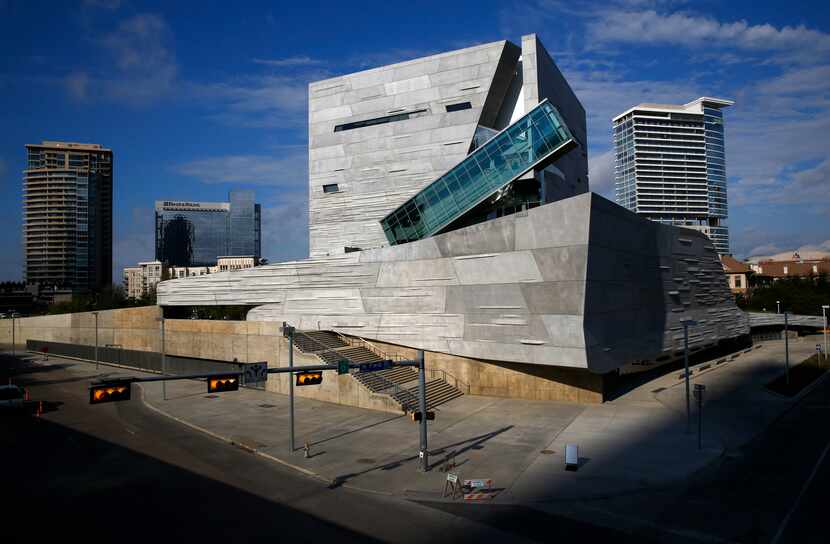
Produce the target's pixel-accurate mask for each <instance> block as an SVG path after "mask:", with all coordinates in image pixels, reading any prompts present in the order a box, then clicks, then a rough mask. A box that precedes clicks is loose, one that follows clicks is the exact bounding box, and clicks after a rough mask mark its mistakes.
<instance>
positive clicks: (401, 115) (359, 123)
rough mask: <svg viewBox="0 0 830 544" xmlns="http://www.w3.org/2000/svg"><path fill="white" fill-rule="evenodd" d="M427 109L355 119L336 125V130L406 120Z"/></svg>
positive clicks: (340, 130)
mask: <svg viewBox="0 0 830 544" xmlns="http://www.w3.org/2000/svg"><path fill="white" fill-rule="evenodd" d="M426 111H427V110H415V111H409V112H405V113H396V114H395V115H385V116H383V117H375V118H374V119H366V120H364V121H355V122H353V123H345V124H343V125H337V126H335V127H334V132H342V131H344V130H354V129H356V128H363V127H371V126H374V125H382V124H384V123H393V122H395V121H405V120H407V119H409V118H410V117H413V116H417V115H418V114H421V113H424V112H426Z"/></svg>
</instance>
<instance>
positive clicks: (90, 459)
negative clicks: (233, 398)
mask: <svg viewBox="0 0 830 544" xmlns="http://www.w3.org/2000/svg"><path fill="white" fill-rule="evenodd" d="M0 428H2V431H3V432H2V435H3V437H4V438H2V441H1V442H0V444H2V445H3V447H2V448H0V466H3V467H4V472H5V476H4V478H3V488H4V496H5V497H6V498H5V499H4V502H5V505H4V507H3V518H4V519H5V520H7V522H6V523H4V524H3V540H4V541H5V542H17V541H21V542H22V541H24V540H25V541H29V542H44V541H47V540H49V539H55V541H67V540H68V539H72V540H74V538H73V537H77V538H78V539H81V540H98V541H102V542H107V541H115V542H143V543H146V542H158V541H161V542H170V541H178V542H194V541H218V540H225V541H250V540H256V539H264V538H268V539H269V540H274V541H288V540H295V539H296V540H298V541H310V540H314V541H328V542H335V541H336V542H340V541H350V542H373V541H376V540H375V539H373V538H372V537H370V536H368V535H365V534H360V533H356V532H353V531H351V530H348V529H345V528H344V527H342V526H339V525H336V524H333V523H330V522H328V521H324V520H321V519H320V518H317V517H315V516H312V515H309V514H307V513H305V512H301V511H299V510H296V509H293V508H290V507H287V506H285V505H281V504H279V503H275V502H272V501H270V500H267V499H264V498H262V497H260V496H257V495H254V494H252V493H249V492H247V491H245V490H243V489H239V488H237V487H233V486H230V485H227V484H225V483H223V482H221V481H218V480H215V479H211V478H208V477H205V476H202V475H200V474H197V473H194V472H191V471H188V470H184V469H182V468H180V467H178V466H174V465H171V464H168V463H165V462H163V461H160V460H158V459H155V458H152V457H148V456H146V455H144V454H141V453H138V452H136V451H133V450H130V449H127V448H124V447H122V446H120V445H117V444H114V443H112V442H108V441H104V440H100V439H98V438H95V437H93V436H90V435H88V434H83V433H80V432H77V431H75V430H72V429H69V428H67V427H65V426H62V425H59V424H56V423H53V422H50V421H48V420H45V419H33V418H17V419H14V420H2V421H0ZM7 441H8V443H6V442H7ZM12 520H14V522H13V523H12ZM312 535H313V538H312Z"/></svg>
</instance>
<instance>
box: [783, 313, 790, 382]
mask: <svg viewBox="0 0 830 544" xmlns="http://www.w3.org/2000/svg"><path fill="white" fill-rule="evenodd" d="M788 328H789V327H788V326H787V312H784V367H785V370H786V373H787V385H790V335H789V334H788V330H787V329H788Z"/></svg>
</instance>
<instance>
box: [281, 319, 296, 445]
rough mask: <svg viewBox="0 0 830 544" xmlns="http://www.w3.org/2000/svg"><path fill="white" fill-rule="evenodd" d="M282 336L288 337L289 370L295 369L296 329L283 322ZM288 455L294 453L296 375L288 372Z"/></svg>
mask: <svg viewBox="0 0 830 544" xmlns="http://www.w3.org/2000/svg"><path fill="white" fill-rule="evenodd" d="M282 335H283V336H286V337H288V368H289V369H292V368H294V327H292V326H291V325H289V324H288V323H287V322H285V321H283V322H282ZM288 453H294V373H293V372H291V371H290V370H289V372H288Z"/></svg>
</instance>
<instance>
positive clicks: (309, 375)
mask: <svg viewBox="0 0 830 544" xmlns="http://www.w3.org/2000/svg"><path fill="white" fill-rule="evenodd" d="M321 383H323V373H322V372H321V371H318V372H300V373H298V374H297V385H319V384H321Z"/></svg>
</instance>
